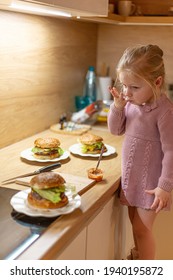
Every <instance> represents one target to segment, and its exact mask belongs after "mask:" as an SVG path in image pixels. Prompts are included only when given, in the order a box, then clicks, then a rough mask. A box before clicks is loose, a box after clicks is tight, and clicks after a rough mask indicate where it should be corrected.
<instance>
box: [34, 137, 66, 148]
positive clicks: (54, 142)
mask: <svg viewBox="0 0 173 280" xmlns="http://www.w3.org/2000/svg"><path fill="white" fill-rule="evenodd" d="M60 144H61V143H60V141H59V140H58V139H57V138H51V137H48V138H44V139H43V138H37V139H36V140H35V141H34V145H35V146H36V147H38V148H42V149H45V148H56V147H59V146H60Z"/></svg>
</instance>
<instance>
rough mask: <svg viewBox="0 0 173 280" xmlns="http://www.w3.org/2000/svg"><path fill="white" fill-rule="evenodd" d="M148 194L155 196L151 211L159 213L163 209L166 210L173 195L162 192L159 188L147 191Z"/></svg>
mask: <svg viewBox="0 0 173 280" xmlns="http://www.w3.org/2000/svg"><path fill="white" fill-rule="evenodd" d="M145 192H146V193H148V194H150V195H154V196H155V198H154V202H153V204H152V205H151V209H152V210H155V212H156V213H158V212H159V211H160V210H161V209H163V208H165V207H166V206H167V204H168V202H169V201H170V200H171V193H169V192H167V191H164V190H162V189H161V188H159V187H157V188H155V189H154V190H146V191H145Z"/></svg>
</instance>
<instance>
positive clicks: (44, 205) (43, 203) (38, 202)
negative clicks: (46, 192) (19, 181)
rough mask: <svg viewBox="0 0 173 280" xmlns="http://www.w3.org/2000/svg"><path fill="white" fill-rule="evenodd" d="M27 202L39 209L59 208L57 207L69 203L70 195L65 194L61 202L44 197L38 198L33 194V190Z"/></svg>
mask: <svg viewBox="0 0 173 280" xmlns="http://www.w3.org/2000/svg"><path fill="white" fill-rule="evenodd" d="M27 202H28V204H29V205H30V206H32V207H33V208H37V209H57V208H62V207H64V206H65V205H67V204H68V197H67V196H66V195H64V197H63V199H62V200H61V201H60V202H58V203H53V202H51V201H49V200H47V199H44V198H40V199H36V198H35V196H34V195H33V192H32V191H31V192H30V193H29V194H28V197H27Z"/></svg>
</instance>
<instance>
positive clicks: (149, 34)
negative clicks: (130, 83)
mask: <svg viewBox="0 0 173 280" xmlns="http://www.w3.org/2000/svg"><path fill="white" fill-rule="evenodd" d="M136 44H157V45H159V46H160V47H161V48H162V50H163V51H164V61H165V70H166V81H167V83H173V71H172V69H173V47H172V46H173V26H116V25H107V24H101V25H100V26H99V32H98V53H97V71H98V72H99V70H100V69H101V66H102V64H103V63H106V65H107V66H109V67H110V75H111V76H112V78H115V67H116V64H117V63H118V60H119V59H120V56H121V55H122V53H123V51H124V50H125V49H126V48H127V47H129V46H133V45H136Z"/></svg>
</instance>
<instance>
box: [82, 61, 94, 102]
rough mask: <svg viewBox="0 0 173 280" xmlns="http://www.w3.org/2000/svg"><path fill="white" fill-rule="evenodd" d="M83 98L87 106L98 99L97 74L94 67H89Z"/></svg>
mask: <svg viewBox="0 0 173 280" xmlns="http://www.w3.org/2000/svg"><path fill="white" fill-rule="evenodd" d="M83 96H84V97H85V100H86V105H89V104H91V103H93V102H95V101H96V99H97V87H96V74H95V69H94V67H93V66H89V68H88V71H87V74H86V78H85V85H84V91H83Z"/></svg>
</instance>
